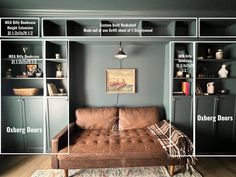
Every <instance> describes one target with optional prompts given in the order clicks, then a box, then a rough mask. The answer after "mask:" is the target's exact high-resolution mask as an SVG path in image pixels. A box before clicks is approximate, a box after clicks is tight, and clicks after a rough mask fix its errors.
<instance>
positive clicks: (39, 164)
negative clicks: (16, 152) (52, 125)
mask: <svg viewBox="0 0 236 177" xmlns="http://www.w3.org/2000/svg"><path fill="white" fill-rule="evenodd" d="M0 159H1V161H0V177H31V175H32V174H33V173H34V172H35V171H36V170H37V169H50V168H51V165H50V156H49V155H34V156H33V155H28V156H7V157H6V156H1V157H0ZM196 169H197V170H198V171H199V172H200V173H201V174H202V175H203V176H204V177H236V158H198V163H197V164H196Z"/></svg>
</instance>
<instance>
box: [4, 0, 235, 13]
mask: <svg viewBox="0 0 236 177" xmlns="http://www.w3.org/2000/svg"><path fill="white" fill-rule="evenodd" d="M0 9H1V10H5V11H6V10H9V9H11V10H16V9H17V10H26V9H28V10H41V9H43V10H58V11H59V10H64V11H66V10H68V11H71V10H78V11H80V10H94V11H103V10H107V11H113V10H124V11H154V12H157V11H168V12H170V11H174V12H176V11H178V12H185V11H198V12H202V11H204V12H209V11H210V12H214V11H215V12H216V11H220V12H222V14H224V13H226V14H227V12H231V14H232V13H233V14H234V12H235V11H236V1H235V0H0ZM235 14H236V12H235ZM169 15H171V14H169Z"/></svg>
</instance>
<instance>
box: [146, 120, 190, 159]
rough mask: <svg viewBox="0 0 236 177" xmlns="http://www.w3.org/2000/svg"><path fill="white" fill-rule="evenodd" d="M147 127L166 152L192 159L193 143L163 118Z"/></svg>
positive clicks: (173, 155)
mask: <svg viewBox="0 0 236 177" xmlns="http://www.w3.org/2000/svg"><path fill="white" fill-rule="evenodd" d="M147 129H148V130H149V131H150V132H151V134H153V135H154V136H156V137H157V138H158V141H159V142H160V144H161V145H162V147H163V149H164V150H165V151H166V153H167V154H168V155H170V156H172V157H177V158H181V157H184V156H187V157H190V159H192V162H193V163H194V161H193V158H192V155H193V144H192V142H191V140H190V139H189V138H188V137H187V136H186V135H185V134H184V133H183V132H181V131H180V130H178V129H177V128H175V127H174V126H172V125H171V126H170V123H168V122H167V121H165V120H162V121H160V122H158V123H155V124H152V125H151V126H148V127H147Z"/></svg>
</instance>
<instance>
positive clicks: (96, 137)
mask: <svg viewBox="0 0 236 177" xmlns="http://www.w3.org/2000/svg"><path fill="white" fill-rule="evenodd" d="M68 151H69V153H68ZM148 158H157V159H159V160H160V162H161V163H164V164H165V163H166V160H167V159H168V156H167V154H166V153H165V151H164V149H163V148H162V146H161V144H160V143H159V142H158V140H157V138H156V137H154V136H153V135H151V134H150V132H148V130H147V129H145V128H142V129H132V130H124V131H121V132H117V131H112V130H101V129H100V130H82V131H81V132H76V133H75V134H73V136H72V137H71V139H70V146H69V147H68V146H67V147H65V148H64V149H62V150H61V151H59V153H58V159H59V160H66V161H67V160H72V161H77V160H94V162H95V161H97V160H109V159H110V160H111V159H117V160H118V159H120V160H124V159H127V160H128V159H133V160H137V159H148ZM104 163H105V162H104Z"/></svg>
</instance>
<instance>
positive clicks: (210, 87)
mask: <svg viewBox="0 0 236 177" xmlns="http://www.w3.org/2000/svg"><path fill="white" fill-rule="evenodd" d="M214 92H215V87H214V82H209V83H207V93H208V94H214Z"/></svg>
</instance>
